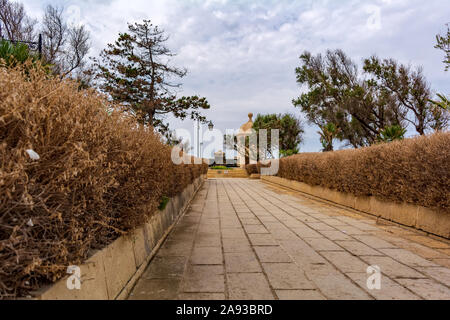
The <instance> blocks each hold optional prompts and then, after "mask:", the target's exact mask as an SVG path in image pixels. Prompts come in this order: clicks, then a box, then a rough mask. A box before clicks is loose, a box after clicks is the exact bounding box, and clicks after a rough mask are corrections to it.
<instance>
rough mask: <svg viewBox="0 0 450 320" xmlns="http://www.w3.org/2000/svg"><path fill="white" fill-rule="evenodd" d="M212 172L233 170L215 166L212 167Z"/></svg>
mask: <svg viewBox="0 0 450 320" xmlns="http://www.w3.org/2000/svg"><path fill="white" fill-rule="evenodd" d="M210 169H211V170H232V169H231V168H228V167H225V166H213V167H210Z"/></svg>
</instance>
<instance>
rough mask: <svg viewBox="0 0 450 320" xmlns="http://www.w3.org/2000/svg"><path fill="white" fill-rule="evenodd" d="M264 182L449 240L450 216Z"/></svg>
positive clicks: (286, 183) (275, 180) (319, 189)
mask: <svg viewBox="0 0 450 320" xmlns="http://www.w3.org/2000/svg"><path fill="white" fill-rule="evenodd" d="M261 179H262V180H263V181H264V182H269V183H274V184H277V185H281V186H283V187H287V188H290V189H293V190H297V191H300V192H303V193H307V194H310V195H313V196H316V197H319V198H322V199H325V200H328V201H331V202H334V203H337V204H340V205H343V206H346V207H350V208H353V209H355V210H358V211H362V212H365V213H368V214H370V215H374V216H377V217H381V218H383V219H386V220H390V221H393V222H396V223H399V224H402V225H405V226H409V227H414V228H416V229H419V230H422V231H425V232H428V233H431V234H434V235H437V236H441V237H444V238H447V239H450V214H446V213H444V212H439V211H436V210H431V209H428V208H425V207H421V206H415V205H412V204H407V203H394V202H387V201H381V200H379V199H377V198H376V197H357V196H354V195H352V194H349V193H343V192H339V191H335V190H331V189H327V188H323V187H320V186H310V185H308V184H305V183H302V182H298V181H294V180H287V179H284V178H280V177H274V176H261Z"/></svg>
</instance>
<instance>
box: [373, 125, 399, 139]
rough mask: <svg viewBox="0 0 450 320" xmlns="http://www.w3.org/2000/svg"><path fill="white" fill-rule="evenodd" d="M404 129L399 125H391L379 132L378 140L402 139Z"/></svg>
mask: <svg viewBox="0 0 450 320" xmlns="http://www.w3.org/2000/svg"><path fill="white" fill-rule="evenodd" d="M405 134H406V129H404V128H402V127H401V126H399V125H393V126H390V127H387V128H385V129H384V130H383V131H382V132H381V133H380V138H379V139H380V141H383V142H392V141H395V140H403V139H404V138H405Z"/></svg>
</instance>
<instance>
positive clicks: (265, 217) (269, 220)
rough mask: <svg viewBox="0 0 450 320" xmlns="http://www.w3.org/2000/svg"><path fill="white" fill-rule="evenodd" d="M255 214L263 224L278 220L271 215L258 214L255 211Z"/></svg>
mask: <svg viewBox="0 0 450 320" xmlns="http://www.w3.org/2000/svg"><path fill="white" fill-rule="evenodd" d="M256 216H257V217H258V218H259V220H261V222H262V223H263V224H264V225H265V223H266V222H278V220H277V219H276V218H275V217H273V216H260V215H258V214H257V213H256Z"/></svg>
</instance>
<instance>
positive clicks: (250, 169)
mask: <svg viewBox="0 0 450 320" xmlns="http://www.w3.org/2000/svg"><path fill="white" fill-rule="evenodd" d="M245 171H247V174H248V175H252V174H258V173H259V170H258V165H257V164H248V165H246V166H245Z"/></svg>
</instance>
